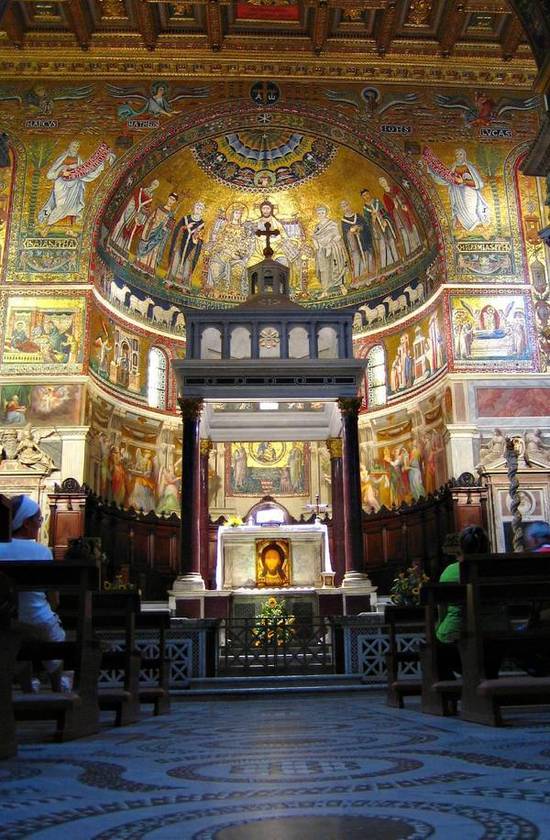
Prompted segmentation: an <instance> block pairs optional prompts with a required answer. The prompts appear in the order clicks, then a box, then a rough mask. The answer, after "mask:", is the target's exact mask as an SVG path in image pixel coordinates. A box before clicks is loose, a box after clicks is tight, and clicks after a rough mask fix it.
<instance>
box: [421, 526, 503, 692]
mask: <svg viewBox="0 0 550 840" xmlns="http://www.w3.org/2000/svg"><path fill="white" fill-rule="evenodd" d="M459 545H460V554H459V556H458V560H457V561H456V562H454V563H450V564H449V565H448V566H447V568H446V569H444V570H443V572H442V574H441V576H440V578H439V582H440V583H460V562H461V560H462V559H463V558H464V557H468V556H470V555H472V554H489V552H490V550H491V549H490V544H489V537H488V536H487V533H486V532H485V531H484V529H483V528H481V527H480V526H479V525H468V526H467V527H466V528H464V529H463V530H462V531H461V532H460V538H459ZM463 609H464V608H463V607H462V606H461V605H459V604H449V605H448V606H446V607H443V608H442V610H441V615H440V620H439V622H438V625H437V628H436V631H435V635H436V637H437V641H438V649H439V655H440V659H439V666H440V676H441V678H442V679H444V680H445V679H453V678H454V676H455V674H457V673H458V674H460V673H461V672H462V663H461V661H460V654H459V651H458V645H457V643H458V641H459V640H460V637H461V635H462V630H463V624H464V614H463ZM482 621H483V626H484V627H485V629H489V628H491V627H492V628H494V629H495V630H506V629H508V626H509V623H508V616H507V613H506V608H505V607H496V608H495V607H490V608H489V609H486V610H485V611H484V613H483V616H482ZM501 658H502V654H501V652H500V650H499V649H497V648H496V647H494V649H491V650H490V651H488V655H486V662H485V664H486V668H487V677H488V678H489V679H491V678H493V677H497V676H498V671H499V668H500V662H501Z"/></svg>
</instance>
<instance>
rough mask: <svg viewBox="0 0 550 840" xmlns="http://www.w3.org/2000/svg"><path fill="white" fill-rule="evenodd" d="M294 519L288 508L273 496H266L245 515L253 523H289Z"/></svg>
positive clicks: (247, 520) (246, 519)
mask: <svg viewBox="0 0 550 840" xmlns="http://www.w3.org/2000/svg"><path fill="white" fill-rule="evenodd" d="M293 521H295V520H293V518H292V516H291V515H290V513H289V511H288V510H287V508H286V507H284V505H281V504H280V503H279V502H277V501H276V500H275V499H274V498H273V497H272V496H264V497H263V498H262V499H260V501H259V502H256V504H255V505H253V506H252V507H251V508H250V510H249V511H248V513H247V514H246V516H245V522H252V524H253V525H262V524H264V525H267V524H269V523H277V524H280V525H288V524H289V523H290V522H293Z"/></svg>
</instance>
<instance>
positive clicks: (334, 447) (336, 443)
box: [326, 437, 342, 460]
mask: <svg viewBox="0 0 550 840" xmlns="http://www.w3.org/2000/svg"><path fill="white" fill-rule="evenodd" d="M326 444H327V449H328V453H329V455H330V459H331V460H332V459H333V458H341V457H342V438H341V437H332V438H327V440H326Z"/></svg>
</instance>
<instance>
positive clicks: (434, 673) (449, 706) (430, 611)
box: [420, 583, 466, 717]
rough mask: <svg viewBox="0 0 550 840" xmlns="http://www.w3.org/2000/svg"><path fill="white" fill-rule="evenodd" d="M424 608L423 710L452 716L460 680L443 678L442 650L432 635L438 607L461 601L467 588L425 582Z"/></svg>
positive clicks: (461, 602)
mask: <svg viewBox="0 0 550 840" xmlns="http://www.w3.org/2000/svg"><path fill="white" fill-rule="evenodd" d="M420 597H421V602H422V604H423V605H424V607H425V634H426V642H425V648H424V649H423V650H422V651H421V654H420V662H421V666H422V711H423V712H424V713H425V714H428V715H439V716H442V717H446V716H448V715H455V714H456V710H457V702H458V700H459V699H460V696H461V691H462V680H460V679H456V680H453V679H448V678H447V677H445V679H444V678H443V676H442V673H441V670H442V669H441V652H440V650H439V645H438V641H437V636H436V634H435V629H436V626H437V623H438V621H439V609H438V607H440V606H447V605H449V604H464V603H465V600H466V589H465V587H464V586H462V585H461V584H456V583H427V584H424V585H423V587H422V589H421V590H420Z"/></svg>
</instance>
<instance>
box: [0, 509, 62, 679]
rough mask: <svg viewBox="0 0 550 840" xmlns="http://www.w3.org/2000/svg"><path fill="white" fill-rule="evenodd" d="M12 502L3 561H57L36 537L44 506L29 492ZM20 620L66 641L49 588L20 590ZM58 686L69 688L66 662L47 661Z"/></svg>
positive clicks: (32, 630) (38, 633)
mask: <svg viewBox="0 0 550 840" xmlns="http://www.w3.org/2000/svg"><path fill="white" fill-rule="evenodd" d="M11 502H12V535H13V538H12V540H11V542H6V543H0V562H2V563H6V562H12V563H28V562H33V561H42V562H44V561H53V555H52V552H51V551H50V549H49V548H47V547H46V546H45V545H40V543H38V542H37V541H36V539H37V537H38V532H39V530H40V525H41V524H42V514H41V512H40V507H39V506H38V505H37V503H36V502H35V501H33V500H32V499H31V498H30V497H29V496H24V495H22V496H14V497H13V498H12V500H11ZM18 600H19V623H20V625H23V629H24V630H28V635H29V636H30V637H31V638H34V639H40V640H41V641H47V642H63V641H64V640H65V631H64V629H63V627H62V626H61V622H60V620H59V616H58V615H57V613H56V612H54V610H52V608H51V605H50V603H49V601H48V599H47V597H46V593H45V592H20V593H19V599H18ZM44 667H45V668H46V670H47V671H48V673H49V675H50V680H51V682H52V688H54V690H58V691H59V690H67V689H68V687H69V686H68V679H67V677H66V676H64V675H62V667H63V662H62V661H61V660H58V659H52V660H48V661H45V662H44Z"/></svg>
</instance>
